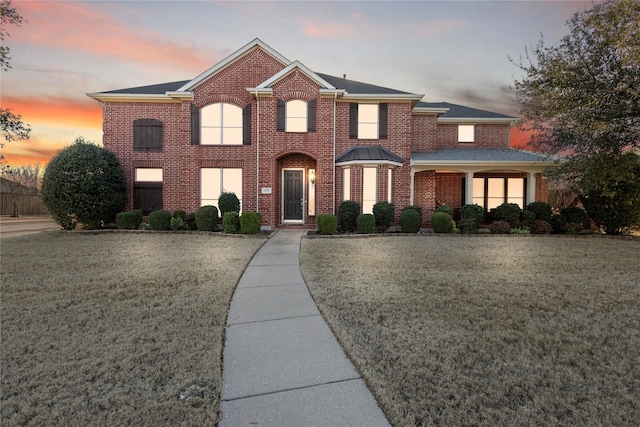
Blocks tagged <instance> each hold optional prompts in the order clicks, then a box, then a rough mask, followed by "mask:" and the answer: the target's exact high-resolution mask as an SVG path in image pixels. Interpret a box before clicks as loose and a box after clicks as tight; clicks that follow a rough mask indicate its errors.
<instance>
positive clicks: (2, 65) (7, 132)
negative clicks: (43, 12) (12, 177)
mask: <svg viewBox="0 0 640 427" xmlns="http://www.w3.org/2000/svg"><path fill="white" fill-rule="evenodd" d="M23 21H24V19H23V18H22V16H20V15H19V14H18V12H16V10H15V9H14V8H12V7H11V0H2V1H0V41H2V45H1V46H0V69H2V70H4V71H8V70H9V68H11V64H10V59H11V57H10V56H9V52H10V48H9V47H7V46H5V44H4V38H5V37H6V36H8V35H9V33H8V31H7V26H8V25H18V26H19V25H21V24H22V22H23ZM0 130H2V136H3V137H4V140H5V141H6V142H11V141H14V140H20V139H29V132H31V128H30V127H29V125H27V124H25V123H23V122H22V116H20V115H17V114H14V113H12V112H11V110H10V109H8V108H7V109H5V108H0ZM3 147H4V142H0V148H3ZM2 159H4V155H3V154H2V153H0V160H2Z"/></svg>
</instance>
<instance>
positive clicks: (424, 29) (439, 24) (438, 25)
mask: <svg viewBox="0 0 640 427" xmlns="http://www.w3.org/2000/svg"><path fill="white" fill-rule="evenodd" d="M463 25H464V22H462V21H434V22H430V21H427V22H423V23H422V24H421V26H420V29H419V30H418V31H417V35H418V36H419V37H426V38H432V37H437V36H439V35H441V34H444V33H447V32H449V31H451V30H453V29H454V28H457V27H462V26H463Z"/></svg>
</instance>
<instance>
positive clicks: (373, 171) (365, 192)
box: [362, 167, 378, 213]
mask: <svg viewBox="0 0 640 427" xmlns="http://www.w3.org/2000/svg"><path fill="white" fill-rule="evenodd" d="M377 195H378V168H377V167H364V168H362V213H373V205H375V204H376V201H377V200H376V199H377Z"/></svg>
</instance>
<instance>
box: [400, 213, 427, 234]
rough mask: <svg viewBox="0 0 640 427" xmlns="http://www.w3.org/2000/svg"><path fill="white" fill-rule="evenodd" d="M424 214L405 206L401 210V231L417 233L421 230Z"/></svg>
mask: <svg viewBox="0 0 640 427" xmlns="http://www.w3.org/2000/svg"><path fill="white" fill-rule="evenodd" d="M421 218H422V215H420V212H418V211H417V210H415V209H411V208H404V209H403V210H402V212H400V231H402V232H403V233H417V232H418V231H420V222H421Z"/></svg>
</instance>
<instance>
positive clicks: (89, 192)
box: [41, 137, 127, 230]
mask: <svg viewBox="0 0 640 427" xmlns="http://www.w3.org/2000/svg"><path fill="white" fill-rule="evenodd" d="M41 194H42V202H43V203H44V205H45V206H46V207H47V210H48V211H49V213H50V214H51V216H52V217H53V219H54V220H55V221H56V223H57V224H58V225H59V226H60V227H61V228H63V229H65V230H72V229H74V228H76V226H77V225H82V226H84V227H85V228H88V229H93V228H102V227H104V226H105V224H107V223H109V222H110V221H112V220H113V219H114V218H115V216H116V214H117V213H118V212H122V210H123V209H124V206H125V204H126V203H127V180H126V178H125V176H124V172H123V171H122V168H121V167H120V162H119V161H118V159H117V158H116V156H115V155H114V154H113V153H112V152H111V151H109V150H107V149H105V148H102V147H98V146H97V145H94V144H92V143H90V142H87V141H85V140H84V138H81V137H80V138H77V139H76V140H75V142H74V143H73V144H72V145H70V146H69V147H67V148H65V149H63V150H62V151H60V153H58V155H56V156H55V157H54V158H53V159H51V161H50V162H49V164H48V165H47V168H46V170H45V172H44V177H43V178H42V190H41Z"/></svg>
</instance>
